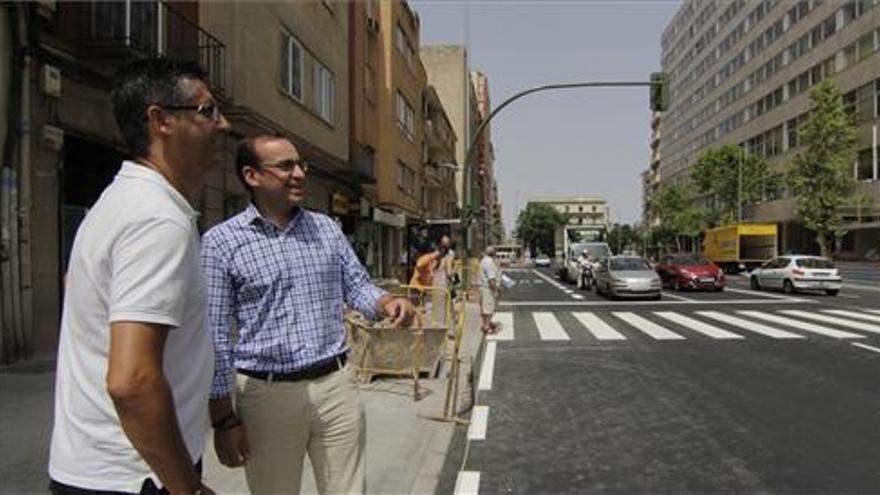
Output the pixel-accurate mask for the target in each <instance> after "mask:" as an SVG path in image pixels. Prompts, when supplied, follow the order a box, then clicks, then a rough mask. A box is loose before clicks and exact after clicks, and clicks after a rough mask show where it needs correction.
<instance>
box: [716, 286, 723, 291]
mask: <svg viewBox="0 0 880 495" xmlns="http://www.w3.org/2000/svg"><path fill="white" fill-rule="evenodd" d="M715 292H724V286H723V285H722V286H721V287H715Z"/></svg>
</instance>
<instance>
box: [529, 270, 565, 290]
mask: <svg viewBox="0 0 880 495" xmlns="http://www.w3.org/2000/svg"><path fill="white" fill-rule="evenodd" d="M532 272H533V273H534V274H535V275H537V276H539V277H541V278H542V279H544V280H545V281H546V282H549V283H550V285H552V286H554V287H556V288H557V289H559V290H565V288H564V287H562V286H561V285H559V283H557V282H556V281H555V280H553V279H552V278H550V277H548V276H547V275H544V274H543V273H541V272H539V271H538V270H532Z"/></svg>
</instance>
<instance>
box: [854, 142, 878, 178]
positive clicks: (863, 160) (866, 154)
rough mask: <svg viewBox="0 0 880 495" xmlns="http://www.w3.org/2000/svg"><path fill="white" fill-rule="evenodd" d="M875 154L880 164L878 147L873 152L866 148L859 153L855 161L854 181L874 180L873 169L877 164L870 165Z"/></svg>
mask: <svg viewBox="0 0 880 495" xmlns="http://www.w3.org/2000/svg"><path fill="white" fill-rule="evenodd" d="M875 153H876V156H877V157H878V158H877V159H878V162H880V146H878V147H877V148H876V149H875V150H872V149H871V148H866V149H863V150H861V151H859V154H858V159H857V160H858V163H857V165H856V180H875V177H874V168H875V167H877V165H878V164H876V163H871V161H872V160H873V159H874V156H875Z"/></svg>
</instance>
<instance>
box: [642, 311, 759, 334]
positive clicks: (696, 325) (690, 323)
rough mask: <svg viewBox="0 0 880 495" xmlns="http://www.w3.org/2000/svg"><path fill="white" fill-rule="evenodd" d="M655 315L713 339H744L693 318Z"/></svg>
mask: <svg viewBox="0 0 880 495" xmlns="http://www.w3.org/2000/svg"><path fill="white" fill-rule="evenodd" d="M654 314H655V315H657V316H659V317H661V318H665V319H667V320H669V321H671V322H675V323H678V324H679V325H682V326H685V327H687V328H688V329H690V330H693V331H695V332H699V333H702V334H704V335H708V336H709V337H712V338H713V339H744V338H745V337H743V336H742V335H737V334H735V333H733V332H728V331H727V330H723V329H721V328H718V327H716V326H715V325H709V324H708V323H703V322H702V321H699V320H695V319H693V318H690V317H687V316H685V315H682V314H679V313H675V312H672V311H657V312H655V313H654Z"/></svg>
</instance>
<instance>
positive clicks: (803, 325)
mask: <svg viewBox="0 0 880 495" xmlns="http://www.w3.org/2000/svg"><path fill="white" fill-rule="evenodd" d="M737 312H738V313H739V314H741V315H746V316H751V317H752V318H757V319H759V320H764V321H769V322H771V323H778V324H780V325H786V326H789V327H795V328H797V329H798V330H803V331H805V332H813V333H818V334H819V335H825V336H826V337H833V338H836V339H863V338H865V336H864V335H856V334H854V333H850V332H844V331H843V330H834V329H833V328H828V327H823V326H821V325H814V324H812V323H807V322H805V321H800V320H795V319H792V318H786V317H784V316H778V315H773V314H769V313H762V312H761V311H737Z"/></svg>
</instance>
